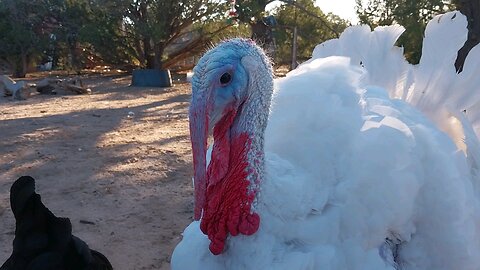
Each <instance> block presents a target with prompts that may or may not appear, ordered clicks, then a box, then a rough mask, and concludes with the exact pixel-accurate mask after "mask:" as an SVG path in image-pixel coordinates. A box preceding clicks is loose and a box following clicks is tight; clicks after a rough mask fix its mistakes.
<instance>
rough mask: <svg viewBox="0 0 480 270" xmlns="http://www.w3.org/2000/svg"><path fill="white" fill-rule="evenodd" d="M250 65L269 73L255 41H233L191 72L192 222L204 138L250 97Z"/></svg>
mask: <svg viewBox="0 0 480 270" xmlns="http://www.w3.org/2000/svg"><path fill="white" fill-rule="evenodd" d="M246 59H248V61H246ZM252 63H255V65H260V66H261V67H262V68H263V69H265V70H268V71H271V67H270V62H269V60H268V58H267V57H266V56H265V54H264V52H263V51H262V49H261V48H260V47H258V46H257V45H256V44H255V42H253V41H252V40H249V39H241V38H236V39H231V40H227V41H224V42H221V43H220V44H218V45H217V46H216V47H215V48H213V49H211V50H210V51H208V52H207V53H205V55H204V56H203V57H202V58H201V59H200V60H199V62H198V64H197V65H196V66H195V68H194V70H193V72H194V75H193V78H192V102H191V105H190V115H189V116H190V136H191V140H192V150H193V162H194V170H195V174H194V179H195V214H194V217H195V219H196V220H199V219H200V217H201V213H202V208H203V206H204V203H205V190H206V184H207V183H206V165H207V164H206V158H205V155H206V150H207V140H208V135H209V134H211V133H212V131H213V128H214V127H215V125H216V124H217V123H218V121H219V120H220V119H221V118H222V117H223V116H224V115H225V113H226V112H227V111H229V110H232V109H233V110H235V111H236V110H238V109H240V108H241V106H242V104H243V103H244V102H245V101H246V100H247V99H248V97H249V96H250V95H251V92H250V91H251V89H250V88H251V87H250V85H251V80H252V78H251V77H252V75H251V74H249V70H248V67H247V66H252Z"/></svg>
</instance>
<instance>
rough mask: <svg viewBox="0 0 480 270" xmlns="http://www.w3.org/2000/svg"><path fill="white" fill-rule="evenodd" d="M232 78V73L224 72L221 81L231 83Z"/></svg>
mask: <svg viewBox="0 0 480 270" xmlns="http://www.w3.org/2000/svg"><path fill="white" fill-rule="evenodd" d="M231 80H232V75H230V73H228V72H225V73H223V75H222V77H220V83H221V84H223V85H225V84H227V83H229V82H230V81H231Z"/></svg>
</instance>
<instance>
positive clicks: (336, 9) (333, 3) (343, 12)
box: [315, 0, 358, 24]
mask: <svg viewBox="0 0 480 270" xmlns="http://www.w3.org/2000/svg"><path fill="white" fill-rule="evenodd" d="M315 3H316V5H317V6H319V7H320V8H321V9H322V11H323V12H324V13H329V12H332V13H333V14H336V15H338V16H340V17H342V18H343V19H347V20H349V21H351V22H352V24H356V23H358V18H357V15H356V14H355V0H316V1H315Z"/></svg>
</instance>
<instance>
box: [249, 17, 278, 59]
mask: <svg viewBox="0 0 480 270" xmlns="http://www.w3.org/2000/svg"><path fill="white" fill-rule="evenodd" d="M250 26H251V27H252V39H253V40H255V42H257V43H258V44H259V45H260V46H261V47H262V48H263V49H264V50H265V52H266V53H267V54H268V55H269V56H270V57H273V54H274V52H275V42H274V40H273V33H272V28H271V27H269V26H268V25H267V24H265V22H263V20H258V21H256V22H254V23H251V24H250Z"/></svg>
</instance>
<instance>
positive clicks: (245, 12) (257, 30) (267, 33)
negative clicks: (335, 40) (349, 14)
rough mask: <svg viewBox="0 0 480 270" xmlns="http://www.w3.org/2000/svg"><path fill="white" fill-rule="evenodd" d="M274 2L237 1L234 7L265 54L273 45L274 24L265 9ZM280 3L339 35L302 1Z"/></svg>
mask: <svg viewBox="0 0 480 270" xmlns="http://www.w3.org/2000/svg"><path fill="white" fill-rule="evenodd" d="M274 1H276V0H237V1H236V5H235V9H236V11H237V18H238V20H240V21H241V22H244V23H248V24H249V25H250V27H251V29H252V39H254V40H256V41H257V42H259V43H260V45H262V46H263V47H264V49H266V50H267V52H268V51H269V50H271V48H272V47H273V43H274V41H273V35H272V27H273V26H274V25H273V24H274V22H272V20H270V18H271V17H266V15H267V14H266V12H265V8H266V6H267V5H268V4H270V3H272V2H274ZM280 1H281V2H283V3H285V4H287V5H290V6H295V7H296V8H297V9H298V10H299V12H301V13H302V16H310V17H311V18H312V19H316V20H318V22H319V24H321V25H323V26H322V27H323V28H326V29H328V30H329V31H331V32H332V33H333V34H334V35H336V36H338V35H339V33H338V32H336V31H335V29H333V28H331V27H330V25H329V23H328V22H327V21H326V20H325V19H324V18H323V17H322V16H319V15H318V14H317V13H316V12H312V11H311V9H310V8H309V7H305V6H303V4H302V3H303V1H296V0H280Z"/></svg>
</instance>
